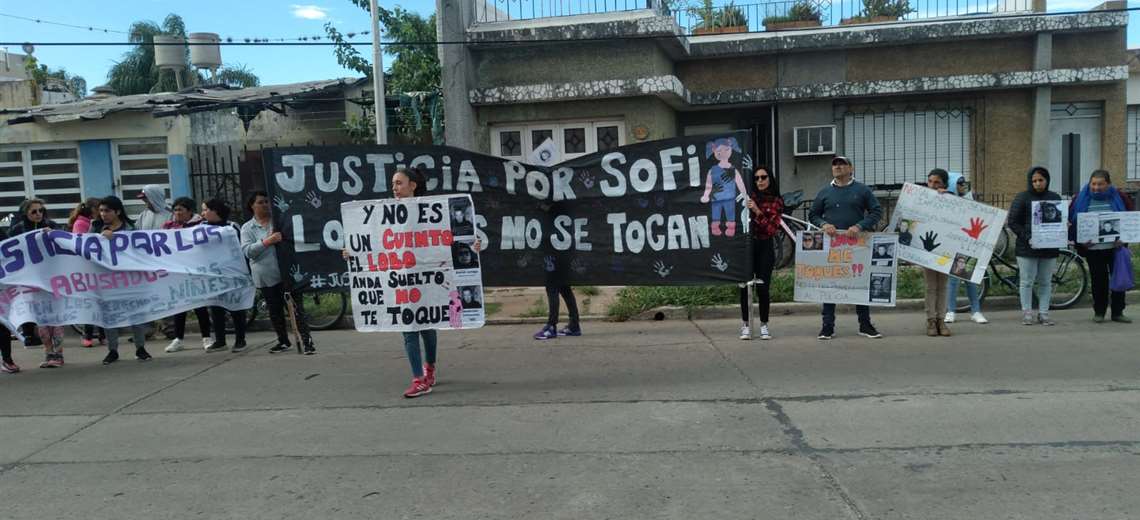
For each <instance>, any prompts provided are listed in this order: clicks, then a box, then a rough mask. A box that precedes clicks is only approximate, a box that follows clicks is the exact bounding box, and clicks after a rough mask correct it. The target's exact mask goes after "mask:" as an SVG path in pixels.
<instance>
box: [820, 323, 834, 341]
mask: <svg viewBox="0 0 1140 520" xmlns="http://www.w3.org/2000/svg"><path fill="white" fill-rule="evenodd" d="M833 336H835V327H829V326H827V325H824V326H823V328H822V329H819V336H818V337H817V339H821V340H828V339H831V338H832V337H833Z"/></svg>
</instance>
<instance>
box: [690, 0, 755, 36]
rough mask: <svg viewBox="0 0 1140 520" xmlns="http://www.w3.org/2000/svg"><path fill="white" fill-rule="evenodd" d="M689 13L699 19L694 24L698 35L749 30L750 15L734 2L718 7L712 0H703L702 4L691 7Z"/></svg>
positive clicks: (694, 32) (694, 30)
mask: <svg viewBox="0 0 1140 520" xmlns="http://www.w3.org/2000/svg"><path fill="white" fill-rule="evenodd" d="M689 15H690V16H692V17H694V18H696V19H697V23H696V25H694V26H693V34H694V35H697V36H700V35H704V34H721V33H739V32H747V31H748V17H747V16H745V15H744V11H743V10H741V9H740V8H739V7H737V6H735V5H733V3H732V2H729V3H728V5H725V6H723V7H716V6H714V5H713V3H712V0H701V3H700V4H698V5H696V6H691V7H689Z"/></svg>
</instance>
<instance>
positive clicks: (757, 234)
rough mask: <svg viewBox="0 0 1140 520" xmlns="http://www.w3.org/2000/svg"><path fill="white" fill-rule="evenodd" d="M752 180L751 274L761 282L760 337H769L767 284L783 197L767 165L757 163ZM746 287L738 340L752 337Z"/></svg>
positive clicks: (769, 297) (769, 300)
mask: <svg viewBox="0 0 1140 520" xmlns="http://www.w3.org/2000/svg"><path fill="white" fill-rule="evenodd" d="M752 182H754V183H756V190H755V192H753V193H749V194H748V202H747V203H746V206H747V207H748V212H749V216H750V217H751V218H752V221H751V222H750V225H749V226H748V228H749V231H750V232H751V234H752V277H753V278H754V279H758V280H761V281H762V282H763V283H759V282H757V283H756V284H755V287H756V293H757V294H758V295H759V298H760V339H772V335H771V333H769V331H768V308H769V307H770V306H771V303H772V296H771V293H770V291H769V286H770V285H771V282H772V268H773V266H774V265H775V263H776V250H775V249H774V247H773V243H774V241H775V240H776V238H775V237H776V234H777V233H779V232H780V218H781V217H780V216H781V215H782V214H783V212H784V199H783V198H781V197H780V188H779V186H778V185H777V183H776V177H775V176H773V175H772V174H771V173H769V170H768V167H767V166H760V167H759V168H756V171H755V172H753V174H752ZM750 303H751V302H749V301H748V288H747V287H741V288H740V317H741V319H743V320H744V324H743V325H742V326H741V327H740V339H743V340H749V339H752V330H751V329H749V327H748V311H749V308H748V307H749V304H750Z"/></svg>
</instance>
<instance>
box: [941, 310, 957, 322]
mask: <svg viewBox="0 0 1140 520" xmlns="http://www.w3.org/2000/svg"><path fill="white" fill-rule="evenodd" d="M942 323H954V311H950V312H947V313H946V318H945V319H943V320H942Z"/></svg>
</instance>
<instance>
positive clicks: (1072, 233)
mask: <svg viewBox="0 0 1140 520" xmlns="http://www.w3.org/2000/svg"><path fill="white" fill-rule="evenodd" d="M1107 211H1132V199H1131V198H1129V197H1128V196H1127V195H1125V194H1124V193H1121V192H1120V191H1118V190H1117V189H1116V187H1114V186H1113V185H1112V177H1111V176H1109V174H1108V172H1107V171H1105V170H1096V171H1094V172H1092V176H1090V177H1089V183H1088V184H1086V185H1085V187H1084V188H1082V189H1081V193H1080V195H1077V198H1075V199H1073V202H1072V206H1071V207H1070V208H1069V237H1070V239H1073V240H1075V239H1076V233H1077V214H1078V213H1085V212H1089V213H1101V212H1107ZM1120 248H1124V251H1128V244H1125V243H1123V242H1121V241H1120V239H1119V238H1117V239H1116V241H1115V243H1107V242H1106V243H1103V244H1092V243H1089V244H1077V252H1078V253H1080V254H1081V256H1083V257H1085V261H1086V262H1088V264H1089V275H1090V276H1091V277H1092V296H1093V321H1095V322H1097V323H1104V313H1105V311H1107V310H1109V307H1110V304H1109V302H1110V301H1111V307H1112V321H1117V322H1121V323H1132V318H1129V317H1127V316H1125V315H1124V296H1125V295H1124V291H1109V289H1108V280H1109V278H1110V277H1111V276H1112V270H1113V263H1114V262H1115V260H1116V255H1117V254H1118V253H1117V251H1118V250H1119V249H1120ZM1110 293H1111V294H1110Z"/></svg>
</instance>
